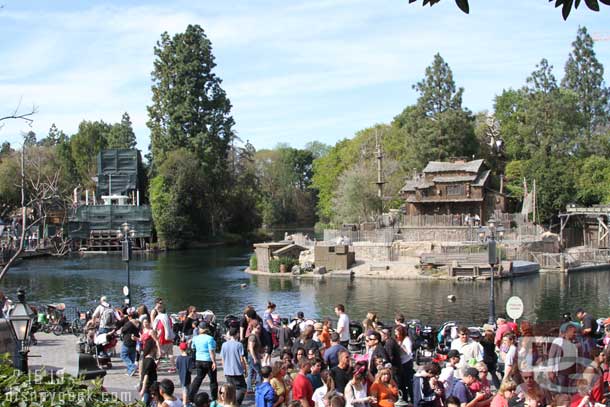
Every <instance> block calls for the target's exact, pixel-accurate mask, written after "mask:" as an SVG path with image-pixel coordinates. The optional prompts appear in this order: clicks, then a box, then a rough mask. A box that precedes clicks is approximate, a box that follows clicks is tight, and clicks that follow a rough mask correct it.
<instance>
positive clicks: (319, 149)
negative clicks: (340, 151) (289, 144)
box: [303, 141, 331, 160]
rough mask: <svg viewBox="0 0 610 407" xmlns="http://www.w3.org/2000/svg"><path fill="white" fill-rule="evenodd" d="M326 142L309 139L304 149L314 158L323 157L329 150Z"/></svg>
mask: <svg viewBox="0 0 610 407" xmlns="http://www.w3.org/2000/svg"><path fill="white" fill-rule="evenodd" d="M330 148H331V147H330V146H329V145H328V144H324V143H321V142H319V141H310V142H308V143H307V144H305V147H304V148H303V149H304V150H307V151H310V152H311V154H312V155H313V158H314V160H315V159H318V158H320V157H324V156H325V155H326V154H328V152H329V151H330Z"/></svg>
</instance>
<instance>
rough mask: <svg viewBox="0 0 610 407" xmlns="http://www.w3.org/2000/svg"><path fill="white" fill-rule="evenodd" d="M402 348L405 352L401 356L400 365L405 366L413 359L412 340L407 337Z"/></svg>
mask: <svg viewBox="0 0 610 407" xmlns="http://www.w3.org/2000/svg"><path fill="white" fill-rule="evenodd" d="M400 348H401V349H402V350H403V353H401V354H400V363H401V364H403V365H404V364H405V363H407V362H408V361H410V360H411V359H413V343H412V342H411V338H409V337H408V336H407V337H406V338H405V339H403V340H402V343H401V344H400Z"/></svg>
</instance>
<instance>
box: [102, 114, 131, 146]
mask: <svg viewBox="0 0 610 407" xmlns="http://www.w3.org/2000/svg"><path fill="white" fill-rule="evenodd" d="M107 143H108V145H107V146H106V148H118V149H131V148H135V147H136V135H135V134H134V132H133V128H132V126H131V119H130V118H129V114H128V113H127V112H125V113H123V116H122V117H121V122H120V123H115V124H113V125H112V127H111V128H110V131H109V132H108V136H107Z"/></svg>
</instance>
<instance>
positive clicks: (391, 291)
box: [0, 247, 610, 323]
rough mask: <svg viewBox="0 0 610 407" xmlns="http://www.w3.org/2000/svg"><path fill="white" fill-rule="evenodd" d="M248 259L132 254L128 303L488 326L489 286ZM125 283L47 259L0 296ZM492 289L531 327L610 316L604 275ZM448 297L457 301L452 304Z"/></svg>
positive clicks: (235, 253) (112, 265) (81, 262)
mask: <svg viewBox="0 0 610 407" xmlns="http://www.w3.org/2000/svg"><path fill="white" fill-rule="evenodd" d="M248 257H249V249H248V248H243V247H221V248H214V249H205V250H192V251H185V252H172V253H167V254H159V255H144V254H143V255H136V256H135V259H134V260H132V261H131V279H132V293H133V294H132V298H133V302H134V303H142V302H144V303H146V304H150V303H151V302H152V301H153V299H154V298H155V297H163V298H164V299H165V300H166V303H167V304H168V305H169V308H170V310H178V309H184V308H186V306H188V305H190V304H193V305H195V306H197V307H198V308H199V309H211V310H213V311H215V312H216V313H217V315H224V314H227V313H238V312H239V310H241V309H243V307H244V306H245V305H247V304H254V305H255V306H256V307H257V309H259V310H262V309H263V308H264V306H265V304H266V302H267V300H272V301H273V302H275V303H276V304H277V305H278V308H277V310H278V312H279V313H280V314H282V315H283V316H288V315H294V314H295V313H296V312H297V311H299V310H302V311H304V312H305V314H306V315H307V316H311V317H323V316H334V315H333V307H334V304H336V303H344V304H345V305H346V307H347V311H348V314H350V316H352V318H357V319H362V318H363V317H364V315H365V313H366V311H368V310H374V311H376V312H377V313H378V314H379V315H380V316H381V317H382V319H385V320H390V319H391V318H392V316H393V315H394V312H395V311H396V310H401V311H402V312H403V313H404V314H405V315H406V316H407V317H408V318H415V317H418V318H420V319H422V320H424V321H427V322H430V323H439V322H441V321H444V320H450V319H453V320H458V321H463V322H475V321H476V322H484V321H485V320H486V319H487V309H488V308H487V307H488V298H489V283H488V282H449V281H391V280H379V281H375V280H364V279H363V280H358V279H355V280H351V281H350V280H349V279H348V278H329V279H326V280H323V281H318V280H315V281H312V280H302V281H298V280H290V279H288V280H287V279H278V278H268V277H260V276H250V275H248V274H246V273H244V272H243V269H244V268H245V267H246V265H247V263H248ZM126 279H127V274H126V272H125V265H124V263H123V262H121V260H120V257H119V256H118V255H101V256H90V257H71V258H63V259H54V258H49V259H39V260H31V261H26V262H23V263H21V264H20V265H19V266H18V267H15V268H13V269H11V271H10V272H9V274H8V275H7V277H6V278H5V279H4V281H3V282H2V284H1V285H0V289H2V290H4V291H5V292H6V293H7V294H8V295H9V297H13V298H14V297H15V292H16V290H17V288H18V287H20V286H23V287H26V289H27V293H28V294H27V298H28V300H29V301H31V302H33V303H47V302H56V301H61V302H65V303H66V304H68V305H77V306H81V307H84V306H87V307H88V306H91V305H93V304H94V302H95V301H96V300H97V299H99V297H100V296H101V295H106V296H108V298H109V299H110V300H111V301H112V302H113V304H119V303H120V302H122V297H123V296H122V287H123V285H125V284H126ZM242 284H246V286H245V288H242V287H241V286H242ZM495 290H496V291H495V292H496V304H497V311H498V312H499V313H501V312H503V311H504V304H505V302H506V300H507V299H508V298H509V297H510V296H512V295H518V296H520V297H521V298H522V299H523V302H524V304H525V315H524V316H525V317H527V318H528V319H531V320H536V319H540V320H546V319H559V318H560V316H561V314H562V313H563V312H565V311H572V312H573V311H574V309H575V308H576V307H578V306H581V305H582V306H584V307H585V308H587V309H588V310H591V311H592V313H593V315H595V316H596V317H601V316H604V317H605V316H608V315H610V272H593V273H579V274H572V275H570V276H569V277H568V276H560V275H551V274H542V275H540V276H531V277H524V278H520V279H516V280H514V281H512V282H511V281H500V282H497V283H496V287H495ZM449 294H454V295H455V296H456V297H457V300H456V301H455V302H453V303H452V302H449V301H448V300H447V295H449Z"/></svg>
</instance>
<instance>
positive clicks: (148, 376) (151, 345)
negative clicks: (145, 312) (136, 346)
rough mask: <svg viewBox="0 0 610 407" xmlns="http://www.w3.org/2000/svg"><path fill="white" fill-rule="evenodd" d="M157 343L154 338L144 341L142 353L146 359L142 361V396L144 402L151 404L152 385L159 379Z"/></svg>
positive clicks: (147, 404)
mask: <svg viewBox="0 0 610 407" xmlns="http://www.w3.org/2000/svg"><path fill="white" fill-rule="evenodd" d="M156 350H157V345H156V344H155V342H154V340H152V339H148V340H147V341H146V342H145V343H144V348H143V351H142V355H143V356H144V360H143V361H142V372H141V377H142V379H141V380H140V385H139V387H140V397H141V398H142V402H143V403H144V404H145V405H146V406H149V405H150V403H151V401H152V391H151V385H152V384H153V383H156V381H157V363H156V362H155V355H156Z"/></svg>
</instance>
